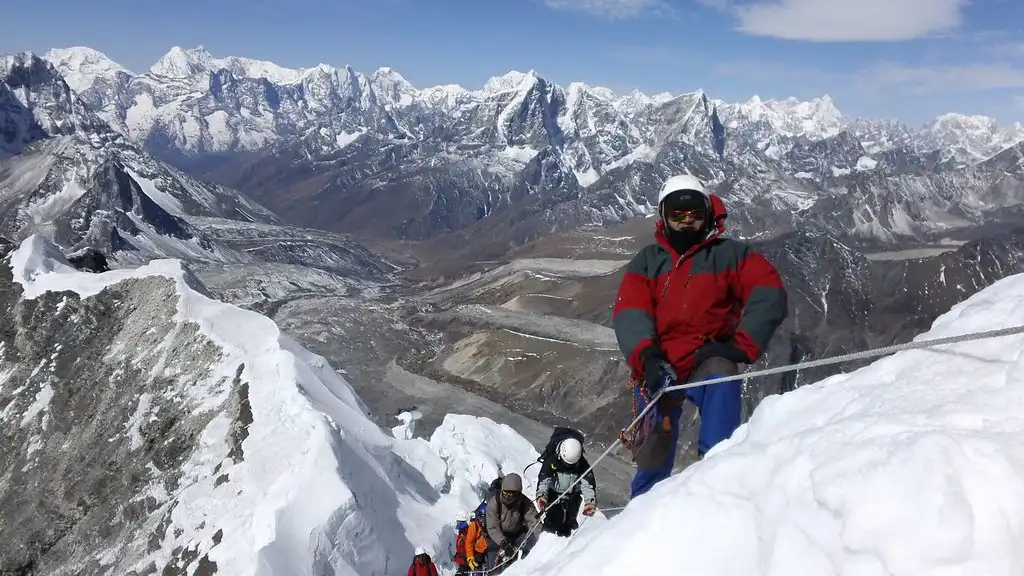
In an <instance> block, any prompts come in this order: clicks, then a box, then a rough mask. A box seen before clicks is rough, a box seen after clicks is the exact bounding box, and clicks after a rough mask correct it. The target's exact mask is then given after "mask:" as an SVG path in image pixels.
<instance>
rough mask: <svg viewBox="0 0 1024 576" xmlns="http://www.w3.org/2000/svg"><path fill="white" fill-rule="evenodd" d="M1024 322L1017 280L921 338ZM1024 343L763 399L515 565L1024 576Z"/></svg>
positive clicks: (584, 570)
mask: <svg viewBox="0 0 1024 576" xmlns="http://www.w3.org/2000/svg"><path fill="white" fill-rule="evenodd" d="M1021 324H1024V275H1015V276H1011V277H1008V278H1005V279H1003V280H1001V281H999V282H996V283H995V284H993V285H991V286H989V287H988V288H985V289H984V290H982V291H980V292H978V293H977V294H975V295H973V296H971V297H970V298H968V299H967V300H965V301H963V302H961V303H959V304H957V305H956V306H954V307H953V308H952V309H951V310H949V312H947V313H946V314H944V315H942V316H941V317H939V318H938V319H937V320H936V321H935V323H934V325H933V327H932V329H931V330H930V331H928V332H927V333H925V334H922V335H920V336H919V338H918V339H932V338H940V337H947V336H954V335H959V334H964V333H968V332H975V331H983V330H990V329H994V328H1001V327H1011V326H1017V325H1021ZM1022 350H1024V336H1020V335H1018V336H1006V337H1001V338H997V339H990V340H982V341H977V342H969V343H962V344H955V345H947V346H943V347H940V348H935V349H923V350H913V351H904V352H900V353H897V354H894V355H892V356H890V357H887V358H884V359H882V360H878V361H876V362H874V363H872V364H871V365H869V366H867V367H865V368H862V369H860V370H857V371H855V372H852V373H849V374H844V375H837V376H833V377H830V378H828V379H825V380H823V381H820V382H818V383H815V384H812V385H808V386H804V387H802V388H799V389H797V390H795V391H793V392H789V393H786V394H783V395H780V396H771V397H768V398H765V400H764V401H763V402H762V404H761V405H760V406H759V407H758V408H757V410H756V411H755V412H754V413H753V415H752V416H751V418H750V421H749V422H748V423H746V424H745V425H743V426H742V427H741V428H740V429H739V430H737V432H736V433H735V434H734V435H733V437H732V438H731V439H730V440H728V441H726V442H723V443H722V444H720V445H719V446H717V447H716V448H715V450H713V451H712V452H710V453H709V454H708V456H707V457H706V458H705V460H703V461H702V462H699V463H697V464H694V465H692V466H690V467H689V468H688V469H686V470H685V471H683V472H682V473H680V474H678V475H676V476H674V477H673V478H671V479H669V480H668V481H666V482H664V483H662V484H660V485H659V486H657V487H656V488H655V489H654V490H652V491H651V492H650V493H648V494H646V495H644V496H642V497H640V498H637V499H636V500H634V501H633V502H632V503H630V505H629V506H628V507H627V508H626V509H625V510H624V511H623V512H622V513H621V514H619V515H618V516H617V517H615V518H613V519H612V520H610V521H608V522H605V523H595V524H594V525H592V526H583V527H582V529H581V531H580V533H579V534H578V535H577V536H576V537H575V538H573V540H572V541H571V542H569V543H568V544H567V545H564V546H554V545H553V544H552V543H548V544H547V545H546V546H545V547H544V548H542V549H538V550H537V552H536V553H535V554H533V555H531V556H530V557H528V558H527V559H526V560H524V561H523V562H522V563H521V564H520V565H519V566H517V567H516V568H515V569H513V570H509V571H507V572H505V574H508V575H509V576H511V575H512V574H531V575H536V576H555V575H557V576H574V575H580V576H583V575H586V576H594V575H598V574H608V575H611V574H631V573H635V572H641V571H642V573H644V574H693V575H708V576H711V575H714V576H723V575H737V576H738V575H744V576H748V575H759V574H760V575H777V574H778V575H781V574H786V575H803V574H806V575H812V574H813V575H815V576H828V575H839V574H858V575H864V576H869V575H876V574H877V575H879V576H881V575H887V574H908V575H909V574H915V575H917V574H936V575H937V574H963V575H967V574H986V575H992V576H1004V575H1005V576H1010V575H1015V574H1020V573H1022V571H1024V549H1022V548H1021V542H1022V541H1024V524H1022V518H1024V451H1022V448H1021V443H1020V437H1021V434H1024V416H1022V414H1024V354H1022ZM668 551H678V553H669V552H668ZM652 555H653V558H652Z"/></svg>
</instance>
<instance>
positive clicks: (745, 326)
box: [732, 247, 789, 362]
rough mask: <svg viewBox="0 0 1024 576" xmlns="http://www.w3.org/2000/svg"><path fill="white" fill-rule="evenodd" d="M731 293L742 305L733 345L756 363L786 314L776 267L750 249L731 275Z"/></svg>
mask: <svg viewBox="0 0 1024 576" xmlns="http://www.w3.org/2000/svg"><path fill="white" fill-rule="evenodd" d="M732 289H733V292H734V293H735V294H736V295H737V296H738V297H739V299H740V302H741V303H742V305H743V312H742V315H741V316H740V324H739V327H738V328H737V329H736V336H735V340H736V344H737V346H738V347H739V348H740V349H741V350H743V352H745V353H746V354H747V357H748V358H749V359H750V361H751V362H756V361H757V359H758V358H760V357H761V354H763V353H764V351H765V349H766V348H767V347H768V343H769V342H770V341H771V339H772V336H773V335H774V334H775V331H776V330H778V328H779V326H780V325H781V324H782V322H783V320H785V319H786V316H787V315H788V314H789V309H788V302H787V295H786V289H785V288H784V287H783V285H782V278H781V277H780V276H779V272H778V270H776V268H775V266H773V265H772V263H771V262H769V261H768V259H767V258H765V257H764V255H762V254H760V253H759V252H755V251H754V250H753V249H751V248H749V247H746V248H744V250H743V253H742V255H741V256H740V262H739V266H738V268H737V270H736V273H735V274H733V275H732Z"/></svg>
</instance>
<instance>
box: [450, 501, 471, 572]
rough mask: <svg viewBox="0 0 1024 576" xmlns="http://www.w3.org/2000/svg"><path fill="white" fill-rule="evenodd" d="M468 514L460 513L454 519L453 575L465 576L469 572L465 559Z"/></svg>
mask: <svg viewBox="0 0 1024 576" xmlns="http://www.w3.org/2000/svg"><path fill="white" fill-rule="evenodd" d="M469 520H470V518H469V514H467V513H465V512H460V513H459V514H458V516H456V517H455V533H456V535H455V554H453V555H452V562H454V563H455V573H456V574H465V573H466V572H468V571H469V563H468V562H467V559H466V536H467V534H468V532H469Z"/></svg>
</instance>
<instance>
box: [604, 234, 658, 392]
mask: <svg viewBox="0 0 1024 576" xmlns="http://www.w3.org/2000/svg"><path fill="white" fill-rule="evenodd" d="M647 260H648V256H647V254H646V251H642V252H640V253H639V254H637V255H636V256H635V257H634V258H633V259H632V260H631V261H630V262H629V264H628V265H627V266H626V272H625V274H624V275H623V277H622V282H621V283H620V284H619V291H618V294H617V295H616V297H615V308H614V310H613V312H612V322H613V326H614V328H615V339H616V340H617V341H618V344H619V349H620V350H621V351H622V355H623V356H625V358H626V361H627V362H628V363H629V365H630V367H631V368H632V369H633V375H634V376H635V377H640V376H642V375H643V365H642V364H641V361H640V351H641V350H643V349H644V348H646V347H648V346H650V345H651V344H653V343H654V342H655V341H656V340H657V334H658V332H657V325H656V324H655V320H654V284H655V283H654V280H653V279H652V277H651V273H650V271H649V270H648V265H647Z"/></svg>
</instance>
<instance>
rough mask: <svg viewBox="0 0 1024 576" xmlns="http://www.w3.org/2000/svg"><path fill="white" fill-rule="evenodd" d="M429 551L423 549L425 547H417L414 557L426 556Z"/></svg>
mask: <svg viewBox="0 0 1024 576" xmlns="http://www.w3.org/2000/svg"><path fill="white" fill-rule="evenodd" d="M426 553H427V551H426V550H424V549H423V546H417V547H416V551H415V552H413V553H412V555H413V556H421V555H423V554H426Z"/></svg>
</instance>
